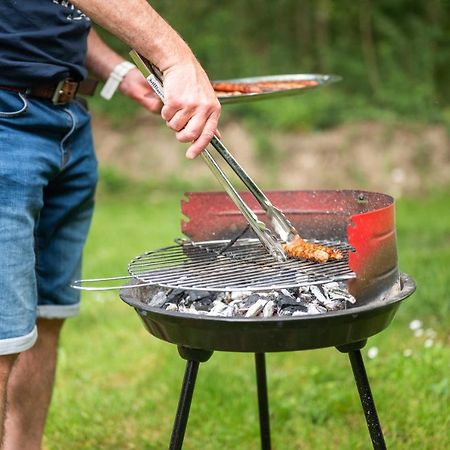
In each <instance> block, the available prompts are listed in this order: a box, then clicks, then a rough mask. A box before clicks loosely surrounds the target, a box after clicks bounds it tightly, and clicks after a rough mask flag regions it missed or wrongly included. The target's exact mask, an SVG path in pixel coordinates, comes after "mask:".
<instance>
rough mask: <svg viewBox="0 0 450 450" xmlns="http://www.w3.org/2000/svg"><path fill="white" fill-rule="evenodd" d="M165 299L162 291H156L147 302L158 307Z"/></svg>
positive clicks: (165, 296)
mask: <svg viewBox="0 0 450 450" xmlns="http://www.w3.org/2000/svg"><path fill="white" fill-rule="evenodd" d="M166 301H167V295H166V293H165V292H164V291H159V292H157V293H156V294H155V295H154V296H153V297H152V299H151V300H150V301H149V302H148V304H149V305H150V306H154V307H155V308H160V307H161V306H162V305H164V303H166Z"/></svg>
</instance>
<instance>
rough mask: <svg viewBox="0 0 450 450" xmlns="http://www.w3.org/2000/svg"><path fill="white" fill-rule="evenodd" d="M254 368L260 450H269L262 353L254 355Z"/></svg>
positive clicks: (264, 371) (267, 403)
mask: <svg viewBox="0 0 450 450" xmlns="http://www.w3.org/2000/svg"><path fill="white" fill-rule="evenodd" d="M255 366H256V383H257V388H258V407H259V430H260V434H261V449H262V450H270V448H271V447H270V421H269V400H268V396H267V378H266V358H265V355H264V353H255Z"/></svg>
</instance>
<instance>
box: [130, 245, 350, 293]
mask: <svg viewBox="0 0 450 450" xmlns="http://www.w3.org/2000/svg"><path fill="white" fill-rule="evenodd" d="M314 242H317V243H320V244H323V245H328V246H332V247H335V248H339V249H341V250H342V251H343V253H344V259H342V260H341V261H330V262H327V263H323V264H318V263H315V262H311V261H303V260H293V259H291V260H288V261H286V262H278V261H276V260H274V258H273V257H272V256H270V255H269V254H268V253H267V252H266V251H265V249H264V248H263V247H262V245H261V243H260V242H259V240H257V239H240V240H238V241H237V242H236V243H235V244H234V245H233V246H232V247H231V248H230V249H228V250H225V251H223V249H224V248H225V247H226V246H227V244H228V243H229V241H208V242H189V241H188V242H183V243H182V244H178V245H173V246H171V247H166V248H163V249H160V250H155V251H150V252H146V253H144V254H143V255H141V256H138V257H136V258H135V259H133V260H132V261H131V262H130V263H129V265H128V272H129V274H130V275H131V276H132V277H134V278H136V279H138V280H140V281H142V282H143V283H145V284H153V285H159V286H165V287H170V288H179V289H185V290H189V289H192V290H207V291H243V290H245V291H263V290H277V289H283V288H292V287H298V286H306V285H311V284H323V283H329V282H331V281H339V280H346V279H350V278H354V277H355V274H354V273H353V272H352V271H351V270H350V268H349V267H348V251H350V250H351V247H350V246H349V245H348V244H346V243H342V242H333V241H314Z"/></svg>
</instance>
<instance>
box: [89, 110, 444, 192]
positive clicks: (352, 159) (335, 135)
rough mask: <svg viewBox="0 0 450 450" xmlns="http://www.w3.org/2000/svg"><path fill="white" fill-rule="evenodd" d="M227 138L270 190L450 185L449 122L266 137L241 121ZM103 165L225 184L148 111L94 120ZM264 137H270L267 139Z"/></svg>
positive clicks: (227, 129)
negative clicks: (127, 120) (126, 122)
mask: <svg viewBox="0 0 450 450" xmlns="http://www.w3.org/2000/svg"><path fill="white" fill-rule="evenodd" d="M221 133H222V140H223V142H224V143H225V145H226V146H227V147H228V149H229V150H230V151H231V152H232V153H233V154H234V155H235V156H236V158H237V159H238V161H239V162H240V163H241V164H242V165H243V167H244V168H245V169H246V170H247V172H248V173H249V174H250V176H252V177H253V178H254V179H255V181H256V182H257V183H259V184H260V185H261V186H262V187H263V188H265V189H322V188H331V189H335V188H336V189H347V188H348V189H368V190H375V191H381V192H386V193H389V194H391V195H394V196H400V195H403V194H406V193H408V194H411V193H420V192H423V191H425V190H428V189H432V188H443V187H445V186H450V138H449V134H448V131H447V130H446V129H445V127H443V126H429V125H428V126H424V125H418V124H414V125H404V124H402V125H398V124H382V123H375V122H368V123H358V124H346V125H342V126H340V127H338V128H335V129H330V130H325V131H320V132H309V133H302V132H297V133H283V134H281V133H275V132H271V131H270V130H267V132H266V133H264V134H263V135H262V134H261V132H259V135H258V136H259V137H258V136H254V135H253V134H252V132H251V131H249V130H248V129H246V128H244V127H243V126H241V125H240V124H238V123H236V122H230V123H226V124H224V125H223V126H222V127H221ZM94 136H95V141H96V146H97V153H98V158H99V161H100V164H102V165H103V166H104V167H113V168H114V169H116V170H118V171H120V172H122V173H126V174H128V176H130V177H132V178H135V179H139V180H145V179H152V180H153V181H156V182H157V181H158V180H167V179H169V180H175V179H178V180H180V181H181V182H182V181H193V180H198V181H200V182H201V183H202V186H205V185H206V186H208V187H209V186H210V188H211V189H218V190H219V189H220V187H219V185H218V184H217V182H216V181H215V179H214V178H213V176H212V174H211V173H210V172H209V169H208V168H207V167H206V165H205V163H204V162H203V160H202V158H197V160H195V161H188V160H186V159H185V157H184V152H185V149H186V146H185V145H182V144H179V143H178V142H177V141H176V139H175V137H174V136H173V135H172V133H171V131H170V130H168V129H167V128H165V127H164V126H161V122H160V119H159V118H156V117H151V116H149V115H147V114H144V115H142V116H140V117H138V118H137V120H135V122H134V123H133V126H131V127H128V128H117V127H114V126H113V125H111V124H110V123H108V122H107V121H105V120H104V119H98V118H96V119H94ZM261 136H263V139H261Z"/></svg>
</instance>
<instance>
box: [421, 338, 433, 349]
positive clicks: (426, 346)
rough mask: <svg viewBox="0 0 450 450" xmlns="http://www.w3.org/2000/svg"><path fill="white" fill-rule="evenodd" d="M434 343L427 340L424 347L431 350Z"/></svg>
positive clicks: (431, 340)
mask: <svg viewBox="0 0 450 450" xmlns="http://www.w3.org/2000/svg"><path fill="white" fill-rule="evenodd" d="M433 344H434V341H433V339H426V340H425V342H424V343H423V346H424V347H425V348H430V347H433Z"/></svg>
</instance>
